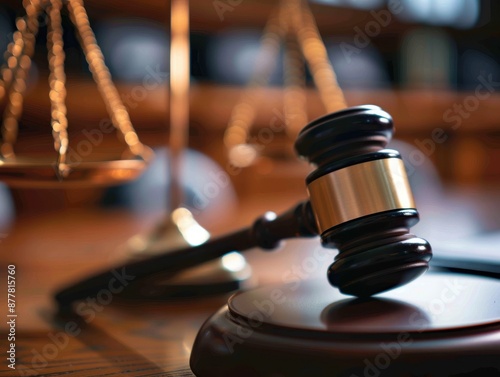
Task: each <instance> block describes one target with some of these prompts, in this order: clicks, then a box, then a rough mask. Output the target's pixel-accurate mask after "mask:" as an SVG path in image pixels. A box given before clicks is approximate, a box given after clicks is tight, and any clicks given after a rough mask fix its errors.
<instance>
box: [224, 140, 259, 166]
mask: <svg viewBox="0 0 500 377" xmlns="http://www.w3.org/2000/svg"><path fill="white" fill-rule="evenodd" d="M257 156H258V153H257V150H256V149H255V148H254V147H253V146H252V145H249V144H239V145H236V146H234V147H232V148H231V149H229V161H230V162H231V164H233V165H234V166H236V167H239V168H245V167H248V166H250V165H252V164H253V163H254V161H255V160H256V158H257Z"/></svg>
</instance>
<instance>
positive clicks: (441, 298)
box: [190, 272, 500, 377]
mask: <svg viewBox="0 0 500 377" xmlns="http://www.w3.org/2000/svg"><path fill="white" fill-rule="evenodd" d="M190 365H191V369H192V370H193V372H194V373H195V374H196V376H199V377H211V376H239V377H250V376H273V377H278V376H287V377H290V376H315V377H318V376H328V377H333V376H347V377H355V376H358V377H361V376H365V377H377V376H454V375H456V376H469V375H474V376H475V375H477V376H499V375H500V280H497V279H494V278H487V277H479V276H472V275H462V274H447V273H433V272H429V273H427V274H426V275H424V276H422V277H421V278H419V279H417V280H416V281H414V282H412V283H411V284H408V285H406V286H404V287H401V288H398V289H395V290H392V291H389V292H385V293H383V294H380V295H378V296H376V297H373V298H370V299H364V300H361V299H356V298H353V297H350V296H345V295H342V294H341V293H339V291H337V290H336V289H334V288H332V287H331V286H330V285H329V284H328V283H327V281H326V279H324V278H323V279H321V280H317V281H316V280H315V281H296V282H293V283H290V284H285V285H279V286H269V287H262V288H258V289H255V290H250V291H247V292H240V293H237V294H235V295H234V296H232V297H231V298H230V299H229V302H228V304H227V305H226V306H225V307H223V308H222V309H220V310H219V311H218V312H217V313H216V314H215V315H213V316H212V317H211V318H210V319H209V320H208V321H207V322H206V323H205V324H204V325H203V327H202V328H201V330H200V332H199V333H198V336H197V338H196V340H195V343H194V346H193V350H192V354H191V360H190Z"/></svg>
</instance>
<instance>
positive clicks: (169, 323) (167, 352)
mask: <svg viewBox="0 0 500 377" xmlns="http://www.w3.org/2000/svg"><path fill="white" fill-rule="evenodd" d="M292 203H293V202H292ZM264 205H266V204H264ZM247 212H248V211H247ZM249 216H252V217H253V216H254V214H253V213H247V214H246V215H243V214H242V215H241V216H239V217H238V220H237V221H235V223H234V224H233V225H236V226H239V225H240V223H241V225H243V224H246V223H247V222H248V219H247V217H249ZM153 223H154V219H152V218H147V219H144V218H141V217H137V216H134V215H132V214H130V213H127V212H124V211H116V210H115V211H103V210H98V209H73V210H65V211H59V212H54V213H46V214H41V215H37V216H31V217H29V216H28V217H22V218H19V219H17V221H16V223H15V224H14V226H13V227H12V229H10V230H9V231H8V232H6V233H5V234H4V235H3V236H4V237H3V238H0V241H1V243H0V251H1V252H0V277H1V279H0V292H1V293H0V297H1V303H0V316H2V320H1V321H0V334H1V335H0V349H1V351H2V361H1V364H0V376H18V375H19V376H27V375H29V376H58V375H62V374H64V375H70V376H121V375H127V376H193V374H192V373H191V371H190V369H189V365H188V361H189V355H190V350H191V347H192V344H193V341H194V339H195V336H196V334H197V331H198V329H199V328H200V326H201V325H202V324H203V322H204V321H205V320H206V319H207V318H208V317H209V316H210V315H211V314H213V313H214V312H215V311H216V310H218V309H219V308H220V307H222V306H223V305H224V304H225V303H226V300H227V298H228V297H229V294H226V295H221V296H212V297H210V298H202V299H196V300H187V299H185V300H180V301H179V300H177V301H173V302H147V303H146V302H139V301H137V302H133V301H125V300H123V299H121V300H120V298H119V297H117V298H116V299H115V297H113V300H112V302H111V303H110V304H108V305H103V306H100V305H96V306H94V307H92V308H93V310H92V311H91V312H87V313H86V314H85V316H83V317H82V318H80V321H76V322H75V319H74V318H70V319H62V318H58V317H57V316H56V315H55V314H56V305H55V303H54V301H53V294H54V292H56V291H57V290H58V289H60V288H62V287H63V286H65V285H66V284H69V283H71V282H74V281H76V280H78V279H79V278H82V277H85V276H87V275H89V274H91V273H92V272H95V271H98V270H101V269H103V268H105V267H107V266H112V265H113V264H115V263H116V262H118V261H121V260H124V259H125V256H126V255H125V253H123V247H121V246H122V245H123V244H124V242H125V241H126V240H127V239H128V238H130V237H131V236H132V235H134V234H137V233H138V232H141V231H144V230H146V229H148V228H150V227H151V225H152V224H153ZM222 231H224V230H220V232H222ZM252 253H253V254H254V255H253V256H252ZM262 255H269V256H266V257H265V258H264V263H269V262H270V263H271V264H272V265H274V266H275V265H278V266H279V263H277V260H279V258H283V255H281V256H280V255H275V254H263V253H262V252H261V251H258V250H255V251H250V256H249V258H250V260H252V259H253V262H252V263H253V265H255V264H259V263H262V262H259V261H261V258H262V257H261V256H262ZM287 258H288V257H287ZM292 260H293V259H292ZM9 265H15V270H16V274H15V278H16V292H15V295H16V298H15V300H16V308H15V314H16V315H17V317H16V318H15V319H16V328H15V331H16V332H15V338H16V339H15V350H16V369H15V370H12V369H10V368H9V367H8V364H9V362H8V361H6V358H5V357H4V356H5V355H6V353H7V350H8V349H9V346H10V342H9V341H8V340H7V337H8V331H9V327H8V324H7V320H8V319H9V317H7V315H8V314H9V313H8V306H7V278H6V274H7V269H8V266H9ZM256 270H262V271H264V270H265V269H264V268H257V269H256ZM274 270H275V269H274V267H273V271H268V273H267V277H266V274H265V273H264V274H262V273H261V275H262V276H261V277H262V279H261V280H260V282H262V281H266V279H267V281H271V280H272V276H274V275H273V272H274ZM278 271H279V268H278ZM94 309H95V310H94ZM6 319H7V320H6ZM68 326H70V327H68ZM68 329H69V331H68ZM76 333H78V334H77V335H76ZM73 335H76V336H73Z"/></svg>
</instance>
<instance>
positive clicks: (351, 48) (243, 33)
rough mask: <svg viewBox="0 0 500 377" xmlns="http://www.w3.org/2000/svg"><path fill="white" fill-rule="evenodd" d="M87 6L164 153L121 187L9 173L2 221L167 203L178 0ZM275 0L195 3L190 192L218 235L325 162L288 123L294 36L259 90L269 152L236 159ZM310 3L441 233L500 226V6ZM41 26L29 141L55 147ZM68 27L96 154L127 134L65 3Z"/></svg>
mask: <svg viewBox="0 0 500 377" xmlns="http://www.w3.org/2000/svg"><path fill="white" fill-rule="evenodd" d="M85 4H86V8H87V11H88V13H89V16H90V18H91V23H92V25H93V27H94V30H95V32H96V36H97V40H98V42H99V44H100V46H101V47H102V50H103V53H104V55H105V58H106V62H107V64H108V66H109V68H110V70H111V73H112V75H113V78H114V80H115V82H116V84H117V86H118V90H119V92H120V94H121V96H122V99H123V101H124V103H125V106H126V107H127V109H128V110H129V112H130V116H131V118H132V121H133V123H134V126H135V127H136V129H137V131H138V133H139V136H140V138H141V140H142V141H143V142H144V143H145V144H147V145H150V146H152V147H154V148H155V149H156V150H157V151H158V154H157V160H156V161H155V163H154V164H153V165H152V166H151V168H150V170H149V171H148V172H146V174H145V175H144V176H143V177H142V178H141V179H140V180H139V181H138V182H134V183H131V184H128V185H124V186H123V187H119V188H117V187H114V188H94V189H64V190H63V189H56V190H48V189H43V190H37V189H19V188H17V189H14V188H13V189H8V188H6V187H5V186H2V187H1V189H0V203H2V204H0V208H1V209H0V211H1V213H2V216H3V217H4V220H3V221H4V223H7V222H8V220H9V218H13V216H14V212H15V213H16V214H17V216H34V215H36V216H38V215H40V214H41V213H44V212H52V211H58V210H62V209H67V208H82V207H85V208H89V207H96V208H106V209H114V208H122V209H123V208H125V209H126V210H130V211H131V212H132V213H138V214H140V216H143V215H144V214H146V215H150V214H151V215H152V216H153V217H154V214H157V213H158V212H160V211H163V209H164V208H165V205H166V192H168V188H169V178H168V164H167V162H166V160H167V159H168V157H166V152H165V147H166V146H167V145H168V141H169V122H168V119H169V112H170V111H169V89H168V86H169V81H170V77H169V68H170V67H169V47H170V35H169V30H170V9H169V2H165V1H159V0H142V1H126V2H124V1H118V0H107V1H100V0H86V2H85ZM277 4H278V2H277V1H270V0H233V1H226V0H220V1H218V0H214V1H201V0H192V1H190V12H191V16H190V27H191V31H190V41H191V47H190V55H191V58H190V70H191V92H190V113H189V115H190V122H189V150H187V151H186V156H187V157H186V160H185V163H184V167H183V174H182V176H183V178H182V182H183V183H182V184H183V188H184V191H185V194H186V198H187V199H186V201H187V203H186V205H188V206H189V208H190V209H191V210H192V211H193V213H194V215H195V217H196V218H198V219H199V220H200V221H201V223H202V224H203V225H204V226H205V227H208V228H211V229H210V230H214V231H215V232H216V233H217V232H222V231H223V230H226V229H229V228H234V227H237V226H241V225H245V224H246V223H247V222H248V221H250V219H252V218H253V217H254V216H256V215H258V214H259V213H260V212H262V211H263V210H266V209H272V210H277V211H279V210H281V209H284V208H287V207H288V206H289V205H291V204H293V203H294V202H295V201H296V200H299V199H301V198H305V197H306V192H305V177H306V175H307V173H308V171H310V170H311V168H310V167H309V166H307V164H306V163H304V162H302V161H299V160H298V159H297V158H296V156H295V155H294V152H293V138H291V137H290V136H289V135H288V134H287V132H286V130H285V127H284V126H283V122H284V117H283V100H284V96H285V92H286V91H285V89H284V70H283V59H284V58H283V49H284V48H283V46H277V49H278V53H277V54H276V56H275V57H273V56H270V57H269V61H267V62H265V61H264V62H265V64H274V63H275V64H276V69H275V70H273V71H272V74H271V77H270V79H269V83H268V85H265V86H262V87H256V88H251V89H250V91H252V93H253V94H254V95H255V98H257V103H258V106H257V113H256V116H255V121H254V123H253V124H252V128H251V132H250V139H251V140H253V141H254V142H255V143H256V144H258V145H259V151H260V153H259V156H258V157H257V158H256V159H255V160H254V161H253V163H252V164H251V165H250V166H248V167H244V168H241V169H240V168H239V167H235V166H233V165H232V164H231V162H230V160H229V159H228V157H227V151H226V148H225V146H224V142H223V139H224V133H225V130H226V127H227V124H228V122H229V119H230V117H231V113H232V111H233V109H234V107H235V106H236V104H237V103H238V101H239V98H240V96H241V95H242V93H243V92H244V90H246V88H247V83H248V82H249V81H250V80H251V77H252V72H253V70H254V68H255V65H256V59H257V55H258V54H257V52H258V50H259V45H260V39H261V36H262V32H263V28H264V26H265V24H266V20H267V19H268V17H269V15H270V14H271V12H272V11H273V9H274V8H275V7H276V5H277ZM310 7H311V10H312V13H313V15H314V16H315V18H316V21H317V25H318V29H319V31H320V33H321V36H322V37H323V40H324V42H325V45H326V48H327V52H328V57H329V58H330V60H331V62H332V64H333V67H334V69H335V71H336V73H337V76H338V81H339V83H340V85H341V87H342V88H343V89H344V91H345V96H346V99H347V103H348V105H351V106H354V105H360V104H376V105H378V106H381V107H382V108H383V109H385V110H386V111H388V112H389V113H390V114H391V115H392V116H393V118H394V121H395V125H396V138H397V139H398V141H397V144H394V146H395V147H397V148H398V149H400V150H401V151H402V153H403V156H404V159H405V163H406V166H407V170H408V173H409V176H410V180H411V182H412V185H413V188H414V190H415V195H416V197H417V203H418V204H419V206H420V207H421V210H422V211H423V212H426V213H429V214H430V215H428V216H427V218H431V219H433V221H432V222H431V221H429V222H428V224H429V226H428V230H427V232H430V233H432V232H434V233H436V232H439V233H440V234H443V231H444V230H443V227H444V228H445V230H446V231H447V230H449V228H453V231H458V232H461V233H462V234H466V233H475V232H476V231H478V230H485V229H486V230H488V229H495V228H496V226H497V225H498V224H499V223H500V221H498V215H497V214H498V213H499V212H498V209H500V205H499V202H500V201H499V200H498V197H497V192H498V187H499V184H500V118H499V116H498V109H499V107H500V94H499V93H498V91H499V90H500V65H499V63H498V62H499V61H500V48H499V46H500V43H499V40H500V27H499V25H500V4H499V3H498V2H497V1H493V0H440V1H431V0H425V1H424V0H369V1H368V0H315V1H311V2H310ZM22 15H23V9H22V7H21V6H20V4H19V2H18V1H14V0H2V2H1V4H0V49H2V50H4V49H5V47H6V46H7V43H8V42H9V41H10V40H11V38H12V32H13V30H14V22H15V18H16V17H19V16H22ZM40 23H41V31H40V32H39V35H38V37H37V47H36V53H35V56H34V64H33V66H32V69H31V72H30V78H29V83H28V84H29V85H28V91H27V98H26V103H25V110H24V113H23V118H22V120H21V122H22V123H21V130H20V135H19V142H18V145H17V151H18V153H19V154H33V155H37V154H44V153H45V154H50V153H53V152H52V144H53V141H52V137H51V132H50V113H49V110H48V109H49V108H50V104H49V99H48V84H47V77H48V65H47V49H46V22H45V24H44V20H40ZM63 24H64V28H65V34H64V42H65V51H66V55H67V61H66V71H67V75H68V79H67V82H68V84H67V86H68V99H67V104H68V118H69V131H70V144H71V145H72V148H73V149H74V150H75V151H76V154H77V155H78V156H83V157H86V153H87V152H86V150H84V149H82V148H83V147H82V145H89V144H88V142H90V143H92V145H93V147H92V148H91V149H92V153H93V154H96V155H99V153H101V154H102V155H103V156H104V155H106V153H108V152H109V151H111V150H114V149H117V150H120V148H121V146H120V144H119V142H118V141H117V138H116V137H115V135H114V134H113V133H104V134H103V133H102V132H101V133H100V134H99V133H98V132H97V131H96V130H99V127H101V126H102V124H103V122H105V121H106V119H107V118H108V115H107V113H106V110H105V106H104V104H103V102H102V100H101V98H100V96H99V95H98V92H97V88H96V86H95V83H94V82H93V80H92V76H91V74H90V72H89V70H88V67H87V64H86V62H85V57H84V54H83V52H82V50H81V48H80V46H79V43H78V40H77V38H76V37H75V34H74V30H73V28H72V25H71V23H70V21H69V19H68V17H67V16H64V17H63ZM261 63H262V62H260V63H259V64H261ZM305 81H306V88H305V90H304V95H305V107H304V111H305V112H306V114H307V118H308V120H312V119H314V118H316V117H319V116H321V115H323V114H325V112H326V111H325V109H324V107H323V105H322V103H321V101H320V98H319V96H318V93H317V90H316V88H315V87H314V85H313V81H312V78H311V73H310V72H309V70H307V69H306V72H305ZM2 106H3V105H2ZM279 125H281V127H280V126H279ZM269 130H271V132H269ZM82 143H86V144H82ZM78 147H80V149H81V150H77V148H78ZM89 153H90V152H89ZM450 203H451V204H450ZM454 211H457V212H454ZM457 214H458V215H457ZM446 219H453V221H451V222H449V223H447V220H446ZM436 224H439V226H438V231H436V229H435V226H436ZM424 226H425V222H424ZM457 229H458V230H457Z"/></svg>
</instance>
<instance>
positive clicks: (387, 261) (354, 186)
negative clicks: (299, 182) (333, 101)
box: [295, 105, 432, 297]
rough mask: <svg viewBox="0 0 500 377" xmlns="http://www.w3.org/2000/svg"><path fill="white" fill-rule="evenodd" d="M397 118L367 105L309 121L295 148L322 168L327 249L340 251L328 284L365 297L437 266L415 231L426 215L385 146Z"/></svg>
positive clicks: (320, 208)
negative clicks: (421, 216)
mask: <svg viewBox="0 0 500 377" xmlns="http://www.w3.org/2000/svg"><path fill="white" fill-rule="evenodd" d="M392 133H393V122H392V118H391V116H390V115H389V114H387V113H386V112H384V111H383V110H382V109H380V108H379V107H377V106H370V105H367V106H359V107H353V108H348V109H346V110H343V111H339V112H336V113H332V114H329V115H326V116H324V117H322V118H319V119H316V120H315V121H313V122H311V123H310V124H308V125H307V126H306V127H305V128H304V129H303V130H302V131H301V132H300V134H299V136H298V139H297V141H296V143H295V149H296V150H297V152H298V154H299V155H300V156H302V157H304V158H306V159H307V160H308V161H309V162H311V163H312V164H314V165H315V167H316V169H315V170H314V171H313V172H312V173H311V174H310V175H309V176H308V177H307V188H308V191H309V196H310V202H311V206H312V210H313V212H314V215H315V218H316V223H317V226H318V229H319V232H320V234H321V241H322V243H323V245H324V246H326V247H332V248H337V249H338V250H339V254H338V255H337V256H336V258H335V261H334V263H333V264H332V265H331V266H330V268H329V270H328V280H329V281H330V283H331V284H332V285H333V286H335V287H338V288H339V290H340V291H341V292H343V293H346V294H350V295H355V296H358V297H364V296H371V295H373V294H376V293H379V292H382V291H385V290H388V289H392V288H395V287H397V286H400V285H403V284H406V283H408V282H409V281H412V280H413V279H415V278H417V277H418V276H420V275H421V274H423V273H424V272H425V271H426V270H427V269H428V267H429V265H428V262H429V260H430V259H431V257H432V251H431V247H430V245H429V243H428V242H427V241H425V240H424V239H422V238H418V237H416V236H414V235H413V234H411V233H410V231H409V229H410V227H412V226H413V225H415V224H416V223H417V222H418V220H419V217H418V212H417V209H416V207H415V203H414V201H413V196H412V193H411V189H410V186H409V183H408V178H407V175H406V171H405V168H404V163H403V160H402V159H401V156H400V154H399V153H398V152H397V151H395V150H391V149H384V148H385V146H386V145H387V143H388V142H389V141H390V139H391V137H392Z"/></svg>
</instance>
